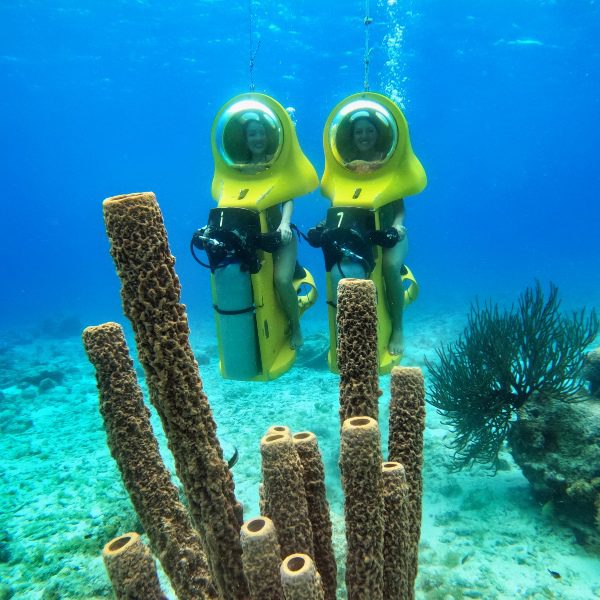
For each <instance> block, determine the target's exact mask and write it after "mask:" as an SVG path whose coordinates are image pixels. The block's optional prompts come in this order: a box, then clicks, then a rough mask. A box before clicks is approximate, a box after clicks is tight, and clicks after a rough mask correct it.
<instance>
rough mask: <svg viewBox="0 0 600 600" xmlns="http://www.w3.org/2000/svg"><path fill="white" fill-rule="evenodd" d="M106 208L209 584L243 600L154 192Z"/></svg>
mask: <svg viewBox="0 0 600 600" xmlns="http://www.w3.org/2000/svg"><path fill="white" fill-rule="evenodd" d="M103 208H104V221H105V225H106V232H107V234H108V237H109V240H110V244H111V254H112V257H113V259H114V261H115V265H116V268H117V272H118V274H119V277H120V278H121V283H122V289H121V297H122V301H123V309H124V312H125V315H126V316H127V317H128V318H129V319H130V321H131V324H132V327H133V331H134V334H135V340H136V345H137V349H138V356H139V359H140V362H141V363H142V366H143V367H144V370H145V372H146V379H147V383H148V389H149V392H150V400H151V401H152V403H153V404H154V406H155V407H156V410H157V412H158V414H159V416H160V418H161V421H162V425H163V428H164V430H165V433H166V435H167V439H168V441H169V448H170V449H171V451H172V452H173V456H174V458H175V467H176V469H177V475H178V476H179V478H180V480H181V482H182V484H183V487H184V491H185V494H186V496H187V498H188V501H189V505H190V513H191V516H192V519H193V521H194V523H195V525H196V527H197V528H198V529H199V531H200V534H201V535H202V538H203V542H204V545H205V549H206V552H207V555H208V559H209V562H210V566H211V571H212V574H213V581H214V583H215V584H216V586H217V587H218V589H219V591H220V593H221V595H222V596H223V597H224V598H227V600H235V599H238V598H247V596H248V589H247V586H246V581H245V579H244V575H243V570H242V548H241V543H240V537H239V533H240V525H241V523H240V521H239V520H238V516H237V515H236V506H237V502H236V499H235V496H234V491H233V478H232V477H231V473H230V471H229V469H228V467H227V464H226V462H225V461H224V460H223V452H222V450H221V447H220V445H219V442H218V440H217V436H216V426H215V422H214V420H213V417H212V411H211V409H210V406H209V404H208V400H207V398H206V395H205V394H204V391H203V389H202V381H201V380H200V377H199V374H198V365H197V363H196V361H195V359H194V355H193V353H192V349H191V346H190V343H189V327H188V322H187V315H186V312H185V307H184V306H183V305H182V304H180V302H179V299H180V284H179V279H178V278H177V275H176V273H175V269H174V266H173V265H174V263H175V259H174V257H173V256H172V255H171V252H170V250H169V244H168V240H167V233H166V231H165V226H164V223H163V218H162V214H161V212H160V209H159V207H158V204H157V202H156V198H155V197H154V194H152V193H142V194H130V195H125V196H115V197H114V198H108V199H106V200H105V201H104V204H103Z"/></svg>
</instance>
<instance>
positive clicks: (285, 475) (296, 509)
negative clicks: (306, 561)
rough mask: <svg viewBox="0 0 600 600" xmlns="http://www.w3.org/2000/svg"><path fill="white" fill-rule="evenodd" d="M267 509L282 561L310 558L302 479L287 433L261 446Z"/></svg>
mask: <svg viewBox="0 0 600 600" xmlns="http://www.w3.org/2000/svg"><path fill="white" fill-rule="evenodd" d="M260 453H261V457H262V478H263V485H264V495H265V496H266V498H267V502H266V506H267V507H268V510H269V514H268V515H266V516H268V517H269V518H270V519H272V520H273V523H274V524H275V529H276V531H277V539H278V540H279V546H280V548H281V558H284V557H286V556H288V555H289V554H294V553H296V552H302V553H304V554H309V555H311V556H312V555H313V543H312V535H313V532H312V527H311V524H310V519H309V517H308V504H307V501H306V495H305V492H304V480H303V479H302V465H301V463H300V459H299V458H298V453H297V452H296V448H295V447H294V444H293V442H292V437H291V436H290V434H289V433H285V432H284V433H271V434H267V435H265V436H264V437H263V439H262V440H261V442H260Z"/></svg>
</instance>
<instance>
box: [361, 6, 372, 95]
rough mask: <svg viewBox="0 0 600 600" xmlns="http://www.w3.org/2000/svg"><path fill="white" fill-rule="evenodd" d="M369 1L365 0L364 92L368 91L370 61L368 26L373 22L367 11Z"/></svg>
mask: <svg viewBox="0 0 600 600" xmlns="http://www.w3.org/2000/svg"><path fill="white" fill-rule="evenodd" d="M369 8H370V7H369V0H365V18H364V21H363V23H364V24H365V59H364V60H365V81H364V86H365V92H368V91H369V63H370V61H371V48H370V47H369V25H370V24H371V23H372V22H373V19H372V18H371V15H370V10H369Z"/></svg>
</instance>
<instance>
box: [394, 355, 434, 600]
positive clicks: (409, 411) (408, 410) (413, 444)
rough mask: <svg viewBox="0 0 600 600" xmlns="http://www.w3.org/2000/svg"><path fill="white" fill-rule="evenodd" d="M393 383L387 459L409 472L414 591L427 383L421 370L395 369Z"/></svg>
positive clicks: (408, 485)
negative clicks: (399, 464) (397, 463)
mask: <svg viewBox="0 0 600 600" xmlns="http://www.w3.org/2000/svg"><path fill="white" fill-rule="evenodd" d="M391 380H392V382H391V386H392V392H391V396H392V397H391V400H390V433H389V440H388V458H389V460H390V461H395V462H399V463H401V464H402V465H403V466H404V469H405V471H406V482H407V488H408V489H407V498H406V512H407V522H406V527H407V528H408V532H409V546H408V549H407V552H408V559H407V560H408V563H409V564H411V565H412V568H411V571H410V580H409V584H408V588H409V589H410V590H413V589H414V583H415V579H416V577H417V569H418V562H419V559H418V552H419V539H420V538H421V512H422V506H421V504H422V498H423V474H422V470H423V432H424V431H425V382H424V380H423V373H422V371H421V369H419V368H416V367H394V368H393V369H392V377H391Z"/></svg>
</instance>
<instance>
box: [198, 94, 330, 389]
mask: <svg viewBox="0 0 600 600" xmlns="http://www.w3.org/2000/svg"><path fill="white" fill-rule="evenodd" d="M249 119H252V120H255V121H258V122H260V123H261V124H262V125H263V127H264V130H265V132H266V137H267V151H266V157H267V159H266V162H264V163H261V164H253V163H249V162H248V157H247V147H246V140H245V135H244V127H245V125H246V122H247V121H248V120H249ZM211 139H212V152H213V157H214V161H215V172H214V177H213V182H212V196H213V198H214V199H215V200H216V201H217V207H216V208H213V209H211V211H210V213H209V217H208V225H207V226H206V227H203V228H202V229H199V230H198V231H197V232H196V233H195V234H194V237H193V238H192V252H193V253H194V248H197V249H202V250H204V251H206V254H207V257H208V263H209V264H208V265H205V266H209V267H210V270H211V290H212V300H213V305H214V309H215V321H216V326H217V336H218V346H219V359H220V368H221V373H222V375H223V377H225V378H227V379H237V380H244V381H268V380H271V379H275V378H276V377H279V376H280V375H281V374H282V373H284V372H285V371H287V370H288V369H289V368H290V367H291V365H292V364H293V362H294V359H295V355H296V352H295V350H293V349H291V348H290V346H289V333H288V321H287V318H286V316H285V314H284V312H283V310H282V308H281V306H280V303H279V299H278V297H277V293H276V291H275V287H274V284H273V258H272V255H271V252H272V251H273V250H275V249H276V245H277V239H274V235H275V236H276V235H277V234H274V233H273V232H270V231H269V223H268V210H269V209H271V210H272V209H273V207H276V206H277V205H278V204H281V203H282V202H285V201H287V200H290V199H292V198H296V197H298V196H301V195H303V194H307V193H309V192H311V191H313V190H314V189H316V187H317V186H318V184H319V181H318V177H317V174H316V172H315V169H314V168H313V166H312V165H311V163H310V162H309V161H308V159H307V158H306V156H305V155H304V154H303V152H302V150H301V148H300V144H299V143H298V138H297V136H296V131H295V127H294V125H293V123H292V121H291V119H290V116H289V115H288V113H287V112H286V110H285V109H284V108H283V107H282V106H281V105H280V104H279V103H278V102H276V101H275V100H274V99H273V98H270V97H269V96H266V95H264V94H258V93H246V94H242V95H240V96H236V97H235V98H233V99H231V100H230V101H229V102H227V103H226V104H225V105H224V106H223V107H222V108H221V109H220V110H219V112H218V113H217V116H216V118H215V120H214V123H213V127H212V133H211ZM194 256H195V254H194ZM195 258H196V260H198V259H197V257H196V256H195ZM199 262H201V261H199ZM293 285H294V288H295V289H296V291H297V293H298V306H299V310H300V314H302V313H303V312H304V311H305V310H306V309H307V308H309V307H310V306H311V305H312V304H314V302H315V301H316V298H317V291H316V287H315V283H314V280H313V278H312V276H311V274H310V273H309V272H308V271H307V270H306V269H303V268H301V267H300V268H298V267H297V269H296V273H295V274H294V281H293Z"/></svg>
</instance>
